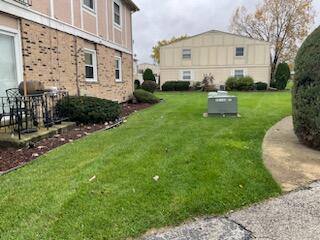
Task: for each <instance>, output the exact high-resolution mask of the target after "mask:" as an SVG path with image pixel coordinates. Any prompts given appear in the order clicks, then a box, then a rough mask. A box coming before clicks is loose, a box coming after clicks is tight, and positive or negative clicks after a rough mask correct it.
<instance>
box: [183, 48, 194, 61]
mask: <svg viewBox="0 0 320 240" xmlns="http://www.w3.org/2000/svg"><path fill="white" fill-rule="evenodd" d="M185 51H190V57H185V56H186V55H187V56H189V54H185V53H184V52H185ZM191 58H192V50H191V49H190V48H184V49H182V59H183V60H188V59H191Z"/></svg>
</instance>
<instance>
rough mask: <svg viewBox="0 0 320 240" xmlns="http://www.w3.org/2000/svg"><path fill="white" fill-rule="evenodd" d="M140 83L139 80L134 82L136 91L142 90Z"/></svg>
mask: <svg viewBox="0 0 320 240" xmlns="http://www.w3.org/2000/svg"><path fill="white" fill-rule="evenodd" d="M140 85H141V84H140V81H139V80H138V79H136V80H134V89H139V88H140Z"/></svg>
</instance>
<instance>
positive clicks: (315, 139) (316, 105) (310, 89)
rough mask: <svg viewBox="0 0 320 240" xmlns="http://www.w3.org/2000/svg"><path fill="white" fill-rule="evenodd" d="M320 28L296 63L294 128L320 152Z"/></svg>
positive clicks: (314, 33) (302, 138)
mask: <svg viewBox="0 0 320 240" xmlns="http://www.w3.org/2000/svg"><path fill="white" fill-rule="evenodd" d="M319 42H320V27H318V28H317V29H316V30H315V31H314V32H313V33H312V34H311V35H310V36H309V37H308V38H307V39H306V40H305V42H304V43H303V44H302V46H301V48H300V50H299V52H298V54H297V58H296V61H295V78H294V84H293V89H292V94H293V97H292V102H293V111H292V112H293V125H294V130H295V133H296V135H297V136H298V138H299V140H300V141H301V142H302V143H304V144H306V145H308V146H310V147H312V148H315V149H318V150H320V111H319V109H320V101H319V92H320V68H319V59H320V44H319Z"/></svg>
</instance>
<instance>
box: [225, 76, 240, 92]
mask: <svg viewBox="0 0 320 240" xmlns="http://www.w3.org/2000/svg"><path fill="white" fill-rule="evenodd" d="M237 82H238V79H237V78H236V77H229V78H228V79H227V81H226V90H227V91H232V90H237V89H238V84H237Z"/></svg>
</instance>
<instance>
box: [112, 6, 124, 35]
mask: <svg viewBox="0 0 320 240" xmlns="http://www.w3.org/2000/svg"><path fill="white" fill-rule="evenodd" d="M114 4H117V5H118V6H119V11H120V24H118V23H116V22H115V17H114V14H115V12H114ZM112 22H113V25H114V26H115V27H116V28H118V29H119V30H121V29H122V4H121V2H120V1H118V0H113V1H112Z"/></svg>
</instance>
